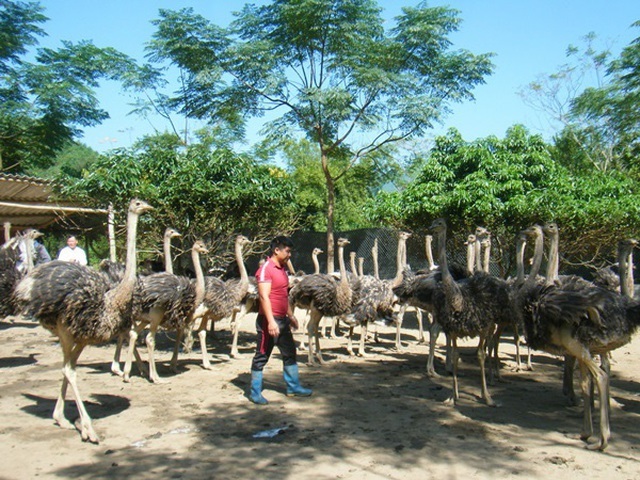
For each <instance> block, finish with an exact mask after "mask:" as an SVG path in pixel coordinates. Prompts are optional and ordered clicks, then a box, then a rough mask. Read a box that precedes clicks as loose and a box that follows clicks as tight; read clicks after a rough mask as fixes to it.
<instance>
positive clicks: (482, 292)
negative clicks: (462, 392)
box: [430, 219, 511, 406]
mask: <svg viewBox="0 0 640 480" xmlns="http://www.w3.org/2000/svg"><path fill="white" fill-rule="evenodd" d="M430 229H431V230H432V232H433V233H434V235H435V236H436V238H437V242H438V261H439V262H440V267H441V269H442V272H441V273H442V281H441V282H440V285H441V288H440V289H436V291H435V292H434V302H433V303H434V312H435V318H436V321H438V322H439V323H440V326H441V327H442V329H443V330H444V332H445V333H446V334H447V335H449V337H450V338H451V344H452V352H451V356H452V362H453V395H452V397H451V398H450V399H448V400H447V403H449V404H452V403H453V404H455V403H456V402H457V400H458V398H459V394H458V344H457V341H458V338H460V337H475V336H478V337H479V339H480V341H479V345H478V350H477V355H478V361H479V363H480V375H481V379H482V397H483V399H484V400H485V402H486V403H487V405H490V406H496V404H495V402H494V401H493V399H492V398H491V395H490V394H489V390H488V388H487V382H486V375H485V368H484V364H485V357H486V352H485V347H486V344H487V341H488V340H489V338H490V337H491V335H492V334H493V331H494V329H495V325H496V324H499V323H502V322H505V321H506V320H505V319H508V318H509V317H510V315H511V309H510V305H511V302H510V298H509V289H508V287H507V284H506V282H505V281H503V280H500V279H498V278H496V277H492V276H490V275H487V274H484V273H482V272H480V273H476V274H475V275H472V276H470V277H468V278H466V279H463V280H460V281H455V280H454V278H453V276H452V275H451V272H450V271H449V268H448V265H447V252H446V238H447V224H446V222H445V221H444V220H443V219H438V220H435V221H434V222H433V224H432V225H431V228H430Z"/></svg>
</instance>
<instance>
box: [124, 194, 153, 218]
mask: <svg viewBox="0 0 640 480" xmlns="http://www.w3.org/2000/svg"><path fill="white" fill-rule="evenodd" d="M151 210H153V207H152V206H151V205H149V204H148V203H147V202H145V201H144V200H140V199H137V198H134V199H133V200H131V202H130V203H129V212H130V213H135V214H138V215H142V214H143V213H145V212H150V211H151Z"/></svg>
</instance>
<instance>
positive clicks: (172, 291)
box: [124, 241, 208, 383]
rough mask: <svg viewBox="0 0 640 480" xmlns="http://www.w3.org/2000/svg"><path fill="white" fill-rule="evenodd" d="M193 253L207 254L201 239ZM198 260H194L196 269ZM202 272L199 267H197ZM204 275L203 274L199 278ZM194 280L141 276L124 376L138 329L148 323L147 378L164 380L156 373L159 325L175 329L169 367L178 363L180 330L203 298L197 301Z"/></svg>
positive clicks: (187, 324)
mask: <svg viewBox="0 0 640 480" xmlns="http://www.w3.org/2000/svg"><path fill="white" fill-rule="evenodd" d="M191 250H192V256H193V257H194V259H195V260H197V262H198V264H199V262H200V254H201V253H202V254H206V253H207V252H208V250H207V249H206V247H205V245H204V243H202V242H201V241H196V242H195V243H194V244H193V247H192V249H191ZM198 264H196V263H194V268H195V269H196V272H197V271H198V270H197V269H198ZM200 274H201V275H202V268H201V267H200ZM203 279H204V276H203V277H202V280H203ZM197 297H198V295H197V280H196V282H193V281H192V280H190V279H189V278H187V277H182V276H178V275H173V274H171V273H167V272H162V273H156V274H153V275H148V276H145V277H141V278H140V279H139V282H138V287H137V288H136V290H135V293H134V301H133V319H134V328H132V329H131V331H130V332H129V354H128V355H127V362H126V364H125V368H124V380H125V381H129V380H130V373H131V364H132V360H133V355H134V351H135V348H136V347H135V344H136V340H137V338H138V335H139V334H140V332H141V331H142V330H143V329H144V328H146V327H148V328H149V332H148V333H147V336H146V337H145V343H146V344H147V354H148V358H149V380H151V381H152V382H154V383H163V382H164V381H165V380H164V379H162V378H161V377H160V376H159V375H158V371H157V368H156V362H155V337H156V334H157V332H158V329H159V328H163V329H165V330H169V331H173V332H176V333H177V336H176V341H175V344H174V350H173V356H172V358H171V368H172V369H173V370H174V371H175V370H176V367H177V358H178V348H179V346H180V342H181V339H182V333H183V332H184V331H185V330H186V329H187V328H189V327H190V326H191V324H192V323H193V313H194V311H195V309H196V307H197V306H198V305H199V304H200V302H201V301H202V297H201V298H200V302H199V301H198V298H197Z"/></svg>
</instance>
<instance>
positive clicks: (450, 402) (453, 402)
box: [442, 397, 456, 407]
mask: <svg viewBox="0 0 640 480" xmlns="http://www.w3.org/2000/svg"><path fill="white" fill-rule="evenodd" d="M442 403H444V404H445V405H446V406H447V407H455V406H456V399H455V398H454V397H449V398H447V399H446V400H445V401H444V402H442Z"/></svg>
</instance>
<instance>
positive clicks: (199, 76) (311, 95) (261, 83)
mask: <svg viewBox="0 0 640 480" xmlns="http://www.w3.org/2000/svg"><path fill="white" fill-rule="evenodd" d="M155 23H156V26H157V31H156V33H155V34H154V36H153V40H152V42H151V43H150V45H149V49H150V54H151V58H152V59H153V60H157V61H169V62H171V63H172V64H174V65H176V66H178V67H179V68H180V69H181V70H182V71H186V72H189V84H188V89H187V91H188V99H189V102H180V104H181V105H182V108H187V109H188V111H189V114H190V115H192V116H194V117H199V118H203V117H209V118H215V119H220V118H227V119H228V120H229V121H230V122H237V119H238V117H239V116H242V115H246V116H262V115H265V114H267V113H270V114H271V115H277V114H279V115H280V116H278V117H276V119H275V120H272V121H270V122H268V124H267V127H265V130H264V132H265V133H266V134H267V136H268V137H269V138H270V139H271V140H273V141H274V142H276V143H278V142H281V141H282V140H283V139H287V138H291V137H292V136H299V135H300V134H302V135H304V136H306V137H307V138H308V139H309V140H310V141H312V142H313V143H315V144H316V145H317V146H318V149H317V151H318V160H317V161H318V163H319V164H320V166H321V169H322V173H323V176H324V180H325V183H326V192H327V200H326V206H327V211H326V216H327V258H328V262H327V267H328V269H329V270H332V269H333V267H334V260H333V259H334V255H333V252H334V221H335V220H334V219H335V206H336V198H335V196H336V184H337V182H338V181H340V179H341V178H343V177H344V176H345V175H346V174H347V172H348V171H349V170H350V169H351V168H352V167H353V166H354V165H356V164H358V163H359V162H360V160H361V159H363V158H365V157H367V156H368V155H370V154H371V153H372V152H375V151H377V150H379V149H380V148H382V147H383V146H385V145H389V144H398V143H400V142H402V141H403V140H407V139H409V138H411V137H414V136H417V135H420V134H422V133H423V132H424V131H425V130H426V129H428V128H430V127H431V126H432V125H433V123H435V122H438V121H439V120H441V119H442V117H443V116H444V115H445V114H446V113H448V111H449V108H450V104H451V103H452V102H460V101H463V100H468V99H472V98H473V95H472V93H471V91H472V89H473V88H474V87H475V86H476V85H478V84H480V83H483V81H484V78H485V77H486V76H487V75H489V74H490V73H491V70H492V64H491V61H490V57H491V55H490V54H481V55H474V54H472V53H470V52H468V51H465V50H455V51H454V50H452V49H451V42H450V40H449V35H450V34H451V33H452V32H454V31H456V30H457V29H458V27H459V24H460V18H459V17H458V12H457V11H456V10H452V9H450V8H447V7H435V8H429V7H427V6H426V3H421V4H419V5H418V6H417V7H412V8H409V7H407V8H404V9H403V13H402V15H400V16H399V17H398V18H397V19H396V22H395V26H394V27H393V28H392V29H390V30H386V31H385V28H384V25H383V18H382V16H381V10H380V8H379V7H378V6H377V4H376V2H375V1H372V0H274V1H273V2H272V3H270V4H267V5H263V6H256V5H246V6H245V7H244V8H243V9H242V10H241V11H240V12H239V13H237V14H236V19H235V21H234V22H232V24H231V25H230V26H229V28H220V27H217V26H214V25H212V24H211V23H210V22H209V21H208V20H206V19H205V18H203V17H201V16H200V15H197V14H195V13H194V12H193V10H191V9H183V10H180V11H177V12H176V11H169V10H161V11H160V18H159V19H158V20H157V21H156V22H155ZM179 95H183V94H182V93H179ZM184 98H187V97H186V96H185V97H184Z"/></svg>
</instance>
